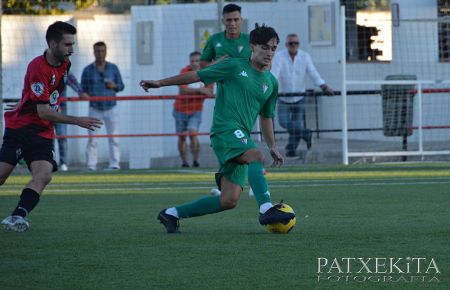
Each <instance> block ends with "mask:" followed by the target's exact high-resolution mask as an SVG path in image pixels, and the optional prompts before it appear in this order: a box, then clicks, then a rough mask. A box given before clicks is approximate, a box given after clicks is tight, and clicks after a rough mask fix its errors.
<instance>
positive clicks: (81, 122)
mask: <svg viewBox="0 0 450 290" xmlns="http://www.w3.org/2000/svg"><path fill="white" fill-rule="evenodd" d="M67 117H71V118H73V123H71V124H74V125H77V126H80V127H81V128H86V129H88V130H91V131H94V130H95V129H97V128H100V127H101V126H102V124H103V122H102V121H100V120H99V119H97V118H92V117H76V116H67Z"/></svg>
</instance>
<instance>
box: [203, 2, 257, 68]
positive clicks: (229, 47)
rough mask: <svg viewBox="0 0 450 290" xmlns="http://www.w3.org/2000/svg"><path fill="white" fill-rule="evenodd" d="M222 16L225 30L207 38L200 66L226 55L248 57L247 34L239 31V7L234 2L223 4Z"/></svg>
mask: <svg viewBox="0 0 450 290" xmlns="http://www.w3.org/2000/svg"><path fill="white" fill-rule="evenodd" d="M222 17H223V18H222V22H223V25H224V26H225V31H222V32H219V33H216V34H213V35H211V36H210V37H209V38H208V40H207V41H206V45H205V48H204V49H203V52H202V55H201V56H200V65H201V67H205V66H207V65H208V64H210V63H211V62H213V61H214V62H216V61H218V60H221V59H223V58H225V57H227V56H228V57H237V58H245V59H250V56H251V54H252V52H251V50H250V41H249V35H248V34H247V33H243V32H241V24H242V17H241V7H240V6H238V5H236V4H227V5H225V7H223V10H222Z"/></svg>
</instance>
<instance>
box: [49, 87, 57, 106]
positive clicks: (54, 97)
mask: <svg viewBox="0 0 450 290" xmlns="http://www.w3.org/2000/svg"><path fill="white" fill-rule="evenodd" d="M58 98H59V92H58V90H55V91H53V93H52V94H51V95H50V105H55V104H57V103H58Z"/></svg>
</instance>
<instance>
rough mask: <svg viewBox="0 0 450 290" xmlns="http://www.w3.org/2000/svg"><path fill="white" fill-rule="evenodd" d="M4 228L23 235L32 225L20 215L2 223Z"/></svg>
mask: <svg viewBox="0 0 450 290" xmlns="http://www.w3.org/2000/svg"><path fill="white" fill-rule="evenodd" d="M2 226H3V228H4V229H5V230H7V231H15V232H18V233H21V232H24V231H26V230H28V228H29V227H30V224H29V223H28V222H27V220H26V219H24V218H23V217H21V216H20V215H12V216H9V217H7V218H5V219H4V220H3V221H2Z"/></svg>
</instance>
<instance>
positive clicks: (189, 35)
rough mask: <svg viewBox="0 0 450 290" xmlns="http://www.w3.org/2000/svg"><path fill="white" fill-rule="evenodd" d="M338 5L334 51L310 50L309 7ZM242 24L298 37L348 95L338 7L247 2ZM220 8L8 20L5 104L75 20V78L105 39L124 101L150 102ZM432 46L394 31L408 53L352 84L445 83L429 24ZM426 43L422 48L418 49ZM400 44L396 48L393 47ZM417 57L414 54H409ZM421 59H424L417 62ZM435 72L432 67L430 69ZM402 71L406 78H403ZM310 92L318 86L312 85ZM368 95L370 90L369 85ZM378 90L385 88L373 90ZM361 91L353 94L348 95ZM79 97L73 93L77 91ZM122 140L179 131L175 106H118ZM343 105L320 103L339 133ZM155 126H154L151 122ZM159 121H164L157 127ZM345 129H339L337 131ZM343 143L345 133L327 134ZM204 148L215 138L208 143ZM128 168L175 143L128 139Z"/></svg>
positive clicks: (372, 67)
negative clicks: (139, 47)
mask: <svg viewBox="0 0 450 290" xmlns="http://www.w3.org/2000/svg"><path fill="white" fill-rule="evenodd" d="M329 2H332V3H334V12H335V17H334V19H335V23H336V25H335V26H334V32H335V35H336V37H335V39H334V44H333V45H331V46H314V47H312V46H310V45H309V43H308V13H307V11H308V6H309V5H311V4H316V3H329ZM391 2H392V3H399V5H400V12H401V13H400V15H401V18H420V17H423V18H435V17H436V16H437V7H436V1H435V0H392V1H391ZM240 5H241V6H242V8H243V11H242V12H243V13H242V14H243V17H244V18H245V19H246V20H247V23H248V27H247V30H248V31H250V30H251V29H252V28H253V27H254V23H255V22H259V23H266V24H267V25H270V26H273V27H275V28H276V30H277V31H278V33H279V35H280V38H281V43H280V47H283V43H284V39H285V37H286V35H287V34H288V33H292V32H295V33H297V34H299V36H300V40H301V48H302V49H304V50H306V51H308V52H309V53H310V54H311V56H312V58H313V61H314V63H315V64H316V67H317V68H318V70H319V72H320V73H321V75H322V77H323V78H324V79H325V80H326V81H327V83H328V84H329V85H331V86H332V87H333V88H334V89H336V90H341V85H340V84H341V59H340V48H341V41H342V40H341V39H340V38H339V35H340V31H339V30H340V28H339V24H338V23H339V1H338V0H332V1H326V0H305V1H302V2H281V1H280V2H264V3H240ZM217 14H218V13H217V5H216V4H214V3H207V4H184V5H181V4H180V5H167V6H136V7H133V8H132V13H131V15H121V16H120V15H119V16H118V15H94V16H91V17H73V16H72V15H63V16H5V15H4V16H3V17H2V45H3V46H2V53H3V63H2V69H3V92H2V94H3V97H4V98H20V95H21V89H22V82H23V76H24V73H25V70H26V65H27V64H28V62H29V61H30V60H31V59H32V58H34V57H35V56H37V55H39V54H41V53H42V52H43V50H44V49H45V47H46V44H45V39H44V35H45V29H46V28H47V26H48V25H49V24H50V23H52V22H54V21H56V20H63V21H73V23H74V24H75V25H76V26H77V28H78V36H77V43H78V47H77V48H76V50H77V51H76V53H75V55H74V56H73V57H72V62H73V70H72V71H73V72H74V73H75V75H76V76H77V77H80V75H81V70H82V69H83V67H84V66H85V65H87V64H88V63H90V62H92V61H93V55H92V44H93V43H94V42H96V41H98V40H104V41H105V42H106V43H107V45H108V56H107V59H108V60H109V61H111V62H114V63H116V64H117V65H118V66H119V68H120V70H121V73H122V77H123V79H124V82H125V90H124V91H123V92H121V93H120V94H119V95H122V96H128V95H146V94H145V93H144V92H143V91H142V90H141V89H140V88H139V86H138V82H139V80H141V79H148V78H152V79H157V78H161V77H165V76H169V75H173V74H176V73H178V71H179V69H180V68H181V67H182V66H184V65H186V64H187V56H188V54H189V53H190V52H191V51H193V50H194V49H195V44H194V33H195V31H194V21H195V20H216V19H217V18H218V15H217ZM141 21H152V22H153V38H152V42H153V61H154V62H153V64H152V65H138V64H137V62H136V41H137V38H136V25H137V23H138V22H141ZM428 29H429V33H428V35H429V39H419V40H417V39H415V38H414V37H409V36H410V33H411V31H414V30H411V28H410V27H408V25H407V24H405V23H402V24H401V25H400V27H398V28H395V29H394V30H393V37H394V38H402V39H404V40H402V41H404V42H406V43H410V45H408V47H410V48H411V49H408V50H407V51H398V50H396V47H395V46H394V47H393V60H392V62H390V63H359V64H351V63H349V64H347V78H348V79H349V80H358V79H360V78H361V76H363V78H364V79H365V80H367V79H374V80H382V79H384V77H385V76H386V75H387V74H402V73H408V74H410V73H412V74H416V75H417V76H418V79H440V78H442V76H448V75H450V68H449V65H448V64H445V63H439V62H438V59H437V53H433V52H430V51H422V50H421V49H422V48H423V47H421V46H420V43H423V42H427V41H431V42H434V43H435V44H436V47H435V50H436V51H437V45H438V43H437V41H436V39H437V27H436V25H433V24H430V27H429V28H428ZM417 41H419V43H417ZM394 43H395V41H394ZM408 53H411V54H412V55H408ZM418 55H420V56H421V57H420V59H418V58H417V56H418ZM403 58H407V59H411V58H416V59H418V60H420V61H418V62H415V63H412V64H411V65H410V67H405V66H400V65H399V63H400V62H401V60H402V59H403ZM424 62H427V63H428V64H429V63H434V64H435V68H434V69H433V70H432V71H429V70H427V69H426V67H425V66H424ZM428 67H429V65H428ZM399 68H400V71H399ZM309 87H312V86H311V83H309ZM364 88H365V89H371V87H367V86H364ZM372 88H379V86H374V87H372ZM349 89H354V88H349ZM176 93H177V89H176V88H174V87H172V88H164V89H160V90H155V91H153V92H151V94H154V95H159V94H176ZM72 95H73V92H72ZM119 108H120V110H119V111H120V118H121V120H120V123H121V125H120V126H121V133H162V132H164V133H168V132H174V124H173V123H174V122H173V118H172V114H171V112H172V102H170V101H142V102H119ZM212 110H213V104H212V101H207V102H206V106H205V111H204V115H203V123H202V126H201V128H200V131H203V132H206V131H208V130H209V126H210V123H211V114H212ZM69 113H72V114H79V115H84V114H87V104H86V103H78V104H74V103H71V106H70V107H69ZM341 113H342V107H341V98H338V97H334V98H320V99H319V115H320V120H319V121H320V124H321V128H336V127H337V126H338V127H339V128H337V129H340V124H341V123H342V114H341ZM148 120H152V121H151V122H149V121H148ZM155 120H158V121H157V122H156V121H155ZM338 124H339V125H338ZM69 134H74V135H78V134H85V131H84V130H81V129H77V128H75V127H71V129H70V130H69ZM321 136H327V137H334V138H341V135H340V134H339V133H329V134H327V135H321ZM202 141H203V142H207V141H208V137H206V136H205V137H202ZM100 143H101V144H100V148H99V153H100V160H101V161H102V160H103V161H104V160H106V159H107V153H108V148H107V143H106V140H102V141H101V142H100ZM85 145H86V140H85V139H80V140H78V139H76V140H70V142H69V151H70V152H69V153H70V154H69V157H70V160H71V162H79V161H84V154H85ZM121 150H122V155H123V161H125V162H127V161H129V162H130V166H131V167H133V168H147V167H149V166H151V164H150V158H152V157H163V156H175V155H177V149H176V138H175V137H170V138H168V137H149V138H123V139H122V140H121Z"/></svg>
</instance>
